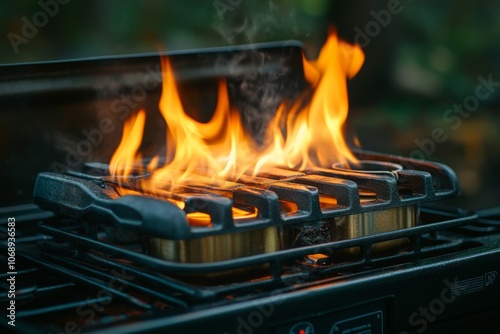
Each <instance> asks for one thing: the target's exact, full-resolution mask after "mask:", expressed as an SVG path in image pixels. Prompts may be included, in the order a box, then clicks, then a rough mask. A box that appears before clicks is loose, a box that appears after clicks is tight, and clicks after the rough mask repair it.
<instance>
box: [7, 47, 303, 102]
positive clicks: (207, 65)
mask: <svg viewBox="0 0 500 334" xmlns="http://www.w3.org/2000/svg"><path fill="white" fill-rule="evenodd" d="M302 49H303V43H301V42H300V41H295V40H288V41H277V42H268V43H257V44H244V45H233V46H227V47H212V48H204V49H191V50H179V51H160V52H156V53H154V52H151V53H142V54H130V55H119V56H118V55H116V56H99V57H89V58H79V59H69V60H68V59H65V60H52V61H43V62H27V63H15V64H2V65H0V99H5V98H7V99H10V98H15V97H17V96H19V95H22V94H31V95H36V94H52V93H58V94H61V93H62V92H65V91H72V90H79V91H85V90H89V91H94V90H95V89H96V88H95V80H96V78H98V79H99V80H103V78H104V77H112V76H116V75H120V76H122V77H123V78H122V80H121V85H122V86H123V87H127V86H128V87H134V86H135V85H137V83H138V82H139V83H140V80H142V77H137V76H135V75H134V73H137V72H139V71H144V68H145V66H146V65H150V66H152V67H155V66H159V63H160V58H161V57H165V56H168V57H169V58H170V59H171V60H172V62H173V65H174V67H175V63H176V62H177V61H180V62H183V61H184V60H186V59H188V58H189V59H193V60H194V62H195V63H196V64H197V65H198V67H197V68H196V69H195V72H196V73H195V74H193V73H194V72H193V70H192V69H191V68H190V67H182V66H181V67H179V68H176V79H177V80H179V81H182V80H189V79H192V78H193V77H194V78H196V79H201V78H203V77H214V76H215V77H217V76H234V75H235V74H237V75H241V74H243V73H252V72H254V71H255V70H256V69H255V68H254V67H252V66H247V67H240V68H239V72H238V73H234V70H232V72H231V69H230V68H229V67H228V66H222V65H223V63H221V65H220V66H216V63H217V62H216V60H217V59H227V58H229V57H230V56H231V54H236V53H240V52H247V53H248V52H251V51H259V52H269V53H272V52H278V53H281V54H282V55H286V54H287V53H288V54H290V55H291V54H293V53H297V59H300V61H301V52H302ZM266 66H267V67H266V68H267V69H269V70H274V71H275V70H279V69H281V65H280V64H278V63H275V62H271V63H270V64H267V65H266ZM91 76H94V77H91ZM137 80H139V81H137ZM59 98H60V95H59Z"/></svg>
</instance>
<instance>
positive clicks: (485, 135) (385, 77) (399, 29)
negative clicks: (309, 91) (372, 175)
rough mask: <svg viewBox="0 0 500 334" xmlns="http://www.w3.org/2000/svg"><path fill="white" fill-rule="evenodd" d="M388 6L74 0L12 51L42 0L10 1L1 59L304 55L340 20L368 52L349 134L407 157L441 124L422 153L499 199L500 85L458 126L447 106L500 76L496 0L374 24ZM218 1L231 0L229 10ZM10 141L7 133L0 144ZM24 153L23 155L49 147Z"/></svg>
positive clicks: (415, 5)
mask: <svg viewBox="0 0 500 334" xmlns="http://www.w3.org/2000/svg"><path fill="white" fill-rule="evenodd" d="M54 1H55V0H54ZM66 1H67V0H66ZM42 3H53V1H45V2H44V1H42ZM221 4H222V5H221ZM224 4H225V5H224ZM392 4H393V2H392V1H386V0H376V1H328V0H295V1H291V0H281V1H278V0H274V1H250V0H241V1H237V0H232V1H231V2H230V1H228V0H221V1H194V0H193V1H160V0H154V1H125V0H108V1H78V0H73V1H69V2H67V3H66V4H64V5H62V4H59V5H58V8H57V9H55V7H54V6H53V5H52V7H51V8H52V9H51V10H53V17H49V16H47V20H46V23H44V24H40V27H39V28H38V31H37V32H36V33H35V34H34V36H33V37H30V38H28V39H27V43H26V44H20V45H19V47H18V48H19V50H18V52H17V53H16V52H15V50H14V48H13V47H12V45H11V43H10V42H9V38H8V36H9V34H11V33H14V34H17V35H19V36H21V35H22V27H23V24H24V23H23V20H22V19H23V17H25V18H26V19H27V20H28V21H30V22H33V20H34V16H36V15H37V13H38V12H40V11H41V10H42V8H41V7H40V4H39V3H37V2H36V1H16V2H8V3H7V2H5V3H4V4H2V11H1V12H0V22H1V30H0V35H1V37H0V38H1V39H0V63H1V64H9V63H19V62H32V61H42V60H44V61H45V60H55V59H72V58H83V57H94V56H104V55H119V54H120V55H121V54H133V53H143V52H155V51H157V50H183V49H191V48H201V47H211V46H227V45H235V44H246V43H254V42H265V41H278V40H288V39H295V40H299V41H301V42H303V43H304V45H305V50H306V53H307V55H308V56H309V57H314V56H315V55H317V53H318V51H319V48H320V46H321V45H322V43H323V42H324V40H325V37H326V33H327V27H328V26H329V25H333V26H335V27H336V28H337V30H338V32H339V35H340V36H341V37H342V38H343V39H345V40H348V41H351V42H353V41H354V40H357V42H360V43H362V44H363V45H362V46H363V49H364V51H365V53H366V61H365V64H364V66H363V68H362V70H361V71H360V73H359V74H358V75H357V76H356V77H355V78H354V79H353V80H352V81H351V82H350V83H349V87H350V104H351V109H350V114H349V118H348V124H347V125H346V133H347V135H348V136H353V135H354V134H355V135H357V136H358V137H359V139H360V142H361V146H362V148H364V149H368V150H377V151H381V152H385V153H391V154H397V155H403V156H410V155H412V154H414V152H415V150H419V149H420V148H419V147H418V146H417V143H416V142H418V141H420V142H422V141H424V142H427V143H428V141H426V138H427V139H428V138H430V137H431V136H432V132H433V130H434V129H435V128H441V129H443V132H444V133H445V134H446V136H447V139H446V140H445V141H443V142H442V143H435V142H434V144H435V147H434V148H433V149H432V150H431V149H430V146H427V147H428V148H429V151H428V152H426V153H424V155H423V156H422V157H423V158H425V159H427V160H432V161H438V162H442V163H445V164H447V165H449V166H450V167H452V168H453V169H454V170H455V171H456V173H457V175H458V177H459V181H460V184H461V187H462V196H461V197H460V198H459V199H458V200H456V201H455V203H457V204H459V205H462V206H464V207H467V208H474V209H478V208H483V207H488V206H492V205H498V204H499V195H500V191H499V188H500V177H497V173H498V170H500V140H499V139H500V113H499V112H498V110H499V107H500V87H498V88H495V90H494V91H493V92H492V93H491V95H490V96H489V97H488V98H487V99H485V100H481V101H480V103H479V106H478V108H477V109H476V110H474V111H473V112H471V113H470V116H469V117H467V118H464V119H463V120H462V123H461V124H460V126H458V127H457V128H456V129H453V128H452V127H451V125H452V124H453V123H450V122H446V120H445V119H444V115H445V113H446V111H447V110H448V109H449V108H452V107H453V105H454V104H456V103H458V104H461V103H463V101H464V100H465V99H466V98H468V97H469V96H471V95H473V94H474V92H475V89H476V87H477V85H478V84H479V81H478V77H479V76H482V77H484V78H488V76H490V75H491V77H492V79H493V81H500V68H499V67H500V62H499V60H500V50H499V49H500V43H499V42H500V38H499V37H500V20H499V19H498V17H499V14H500V3H499V2H498V1H493V0H478V1H452V0H442V1H423V0H419V1H417V0H413V1H410V0H404V1H401V2H400V3H399V6H397V8H398V13H395V14H391V15H390V20H389V18H387V17H385V21H384V22H382V23H380V22H377V20H376V18H375V16H379V17H383V14H381V13H383V12H381V11H385V13H387V9H388V6H391V5H392ZM217 5H219V6H223V7H224V6H226V7H225V11H224V9H223V8H221V7H219V9H217ZM374 13H375V14H374ZM38 19H41V20H43V17H42V16H38ZM382 20H384V19H382ZM377 26H378V29H377ZM369 29H372V30H369ZM359 31H362V32H363V33H365V34H366V36H365V38H364V39H361V40H360V39H359V35H358V38H356V37H357V36H356V35H357V34H358V32H359ZM368 32H369V33H370V35H368ZM10 36H11V37H12V34H11V35H10ZM366 37H367V38H369V41H367V38H366ZM0 71H1V69H0ZM0 74H1V73H0ZM19 118H20V119H23V122H25V127H28V128H29V127H32V128H36V127H37V124H34V123H33V124H30V119H29V118H28V119H25V118H24V117H22V116H20V117H19ZM0 119H1V118H0ZM0 126H3V127H12V126H15V125H12V124H0ZM15 140H16V139H15V138H5V139H4V141H3V143H1V144H0V147H1V146H5V145H12V143H13V142H12V141H15ZM429 145H431V144H429ZM431 146H432V145H431ZM420 150H421V149H420ZM29 154H30V157H27V161H30V160H36V159H38V157H37V154H43V152H38V153H37V152H30V153H29ZM4 159H5V160H8V159H9V157H8V156H7V157H4ZM0 182H1V181H0ZM2 204H3V203H0V206H1V205H2Z"/></svg>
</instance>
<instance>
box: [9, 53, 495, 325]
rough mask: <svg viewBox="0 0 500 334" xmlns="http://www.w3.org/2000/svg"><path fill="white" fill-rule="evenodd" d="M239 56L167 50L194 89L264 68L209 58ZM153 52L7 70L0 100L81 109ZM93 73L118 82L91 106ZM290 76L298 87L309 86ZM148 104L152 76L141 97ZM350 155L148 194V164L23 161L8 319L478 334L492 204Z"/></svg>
mask: <svg viewBox="0 0 500 334" xmlns="http://www.w3.org/2000/svg"><path fill="white" fill-rule="evenodd" d="M299 49H300V48H298V46H297V45H295V44H287V45H285V46H283V45H279V46H276V45H265V46H260V49H259V50H260V51H259V52H261V53H262V52H264V53H267V54H268V55H270V58H269V59H270V60H269V63H266V64H267V65H268V67H267V69H270V71H271V72H273V71H275V72H273V73H278V72H279V73H281V72H280V71H283V69H289V68H290V67H293V66H292V64H294V62H296V61H300V52H299V51H298V50H299ZM245 52H248V50H247V49H245V48H237V49H232V50H213V51H211V52H204V53H203V54H201V55H200V53H199V52H195V53H188V54H173V55H171V56H172V60H173V63H175V62H176V61H177V62H178V64H181V65H179V66H180V67H182V66H184V68H185V71H184V72H182V73H181V74H180V77H181V78H187V79H189V80H191V79H192V78H193V76H198V75H201V76H202V78H201V79H200V78H199V77H197V79H196V80H197V81H196V82H197V83H198V84H200V85H202V86H203V85H205V84H206V82H207V80H208V81H210V80H211V79H210V78H211V77H212V76H214V75H215V76H217V75H221V72H220V71H222V72H223V75H225V76H227V77H228V85H230V86H231V84H232V83H233V84H234V83H235V82H236V83H241V75H242V73H243V74H244V73H253V72H254V71H255V68H256V67H255V66H257V65H256V64H260V65H259V66H261V65H262V64H261V63H259V61H260V60H259V58H258V57H257V59H256V62H255V63H253V62H252V60H251V61H250V62H249V63H246V66H245V67H241V68H242V70H241V71H243V72H241V71H240V72H238V73H236V74H234V72H232V71H231V69H228V68H226V67H224V66H220V67H216V68H215V70H214V67H213V66H212V65H211V64H213V63H214V60H217V61H220V59H225V58H224V57H229V59H234V54H237V55H241V53H245ZM221 57H222V58H221ZM283 59H284V60H283ZM278 60H279V61H278ZM157 62H158V60H157V56H156V55H145V56H137V57H124V58H107V59H93V60H81V61H74V62H56V63H46V64H30V65H17V66H10V67H7V68H6V71H5V72H4V73H6V75H5V78H4V79H5V80H4V83H3V85H4V87H5V88H6V90H4V94H3V95H2V99H3V100H4V101H5V102H6V109H7V113H8V112H22V111H24V110H30V112H33V111H32V109H33V108H34V107H35V106H36V108H42V109H44V110H47V109H48V108H50V107H51V106H53V107H54V110H56V111H54V113H53V114H50V113H49V116H48V117H50V118H51V119H52V120H54V119H57V115H61V114H60V113H59V114H58V112H64V111H66V110H70V109H71V108H73V110H74V112H77V113H79V112H81V111H83V110H87V111H89V110H90V111H92V110H95V109H100V108H101V104H102V103H104V102H103V101H108V102H109V101H111V103H113V101H116V99H115V98H116V96H119V95H120V94H123V92H124V91H129V92H131V91H133V90H134V87H137V85H136V84H137V81H140V80H142V78H143V76H141V75H138V73H141V71H143V72H144V71H149V70H148V68H149V69H151V68H155V66H156V65H157ZM193 63H195V64H197V67H196V66H195V67H196V70H193V67H192V64H193ZM155 64H156V65H155ZM186 64H189V66H187V65H186ZM200 64H201V65H200ZM207 64H209V65H207ZM225 64H227V63H225ZM254 65H255V66H254ZM148 66H149V67H148ZM200 67H201V68H202V69H203V68H204V69H208V70H206V71H203V70H200ZM144 69H146V70H144ZM214 71H215V72H217V73H214ZM245 71H247V72H245ZM276 71H278V72H276ZM28 73H31V75H29V76H28ZM290 76H292V77H293V78H295V79H297V76H296V74H294V72H293V71H292V72H290V71H288V70H287V71H285V72H283V73H281V75H278V76H273V78H278V79H276V80H279V82H285V83H286V82H292V81H290ZM187 79H186V80H187ZM200 80H201V81H200ZM47 82H50V85H47ZM103 82H106V83H108V84H109V86H110V87H113V88H112V89H111V90H110V91H106V92H102V91H100V92H98V93H97V97H96V96H94V98H96V99H97V100H93V99H90V100H91V101H89V98H88V97H89V94H90V92H92V91H95V88H96V87H101V86H99V85H103V84H102V83H103ZM293 82H294V84H293V86H294V87H293V88H294V89H297V88H298V87H299V88H300V87H301V85H302V83H300V79H297V80H293ZM297 82H298V83H297ZM28 83H29V84H28ZM114 83H120V84H119V85H118V87H117V86H114ZM151 87H152V85H151ZM233 87H238V86H237V85H235V86H233ZM279 87H281V88H282V89H283V91H285V92H287V89H289V88H290V87H289V86H287V85H281V86H280V85H279ZM7 88H8V89H7ZM101 88H102V87H101ZM155 89H156V90H155ZM194 90H195V91H196V89H194ZM291 90H293V89H291ZM232 92H233V98H234V97H235V96H236V97H239V98H240V99H243V100H244V99H245V96H244V95H243V94H242V93H241V92H239V91H238V90H237V89H236V90H233V91H232ZM61 93H64V94H63V95H65V96H64V97H63V98H62V99H60V100H58V101H57V103H56V102H54V100H52V98H53V97H55V96H57V95H58V94H61ZM287 94H288V95H293V94H292V93H284V95H287ZM67 95H71V98H72V101H71V102H68V100H69V98H68V97H67ZM122 96H123V95H122ZM155 98H158V94H157V88H156V87H152V88H151V91H150V93H149V95H148V99H155ZM114 99H115V100H114ZM132 102H134V101H132ZM135 102H141V103H149V102H147V100H144V102H143V101H142V100H141V101H137V100H136V101H135ZM135 102H134V103H135ZM141 103H137V105H139V104H141ZM137 105H136V106H135V107H134V108H139V106H137ZM70 107H71V108H70ZM68 108H69V109H68ZM90 113H91V112H90ZM73 115H74V114H73ZM12 117H15V116H12ZM45 130H46V129H44V131H45ZM20 135H23V133H22V132H21V134H20ZM31 136H32V137H29V136H28V137H25V138H24V139H25V142H27V143H30V145H32V146H33V147H30V148H29V149H30V150H32V151H36V150H37V147H38V149H40V148H42V151H43V152H49V153H48V154H49V156H51V157H52V158H54V159H56V161H57V157H63V158H64V152H63V154H61V153H60V152H59V153H54V146H55V145H54V141H51V140H47V141H45V139H44V140H42V141H41V142H39V141H38V139H36V138H37V137H36V136H37V134H36V133H34V134H32V135H31ZM101 139H102V138H101ZM115 142H116V140H115ZM51 149H52V151H51ZM354 154H355V156H356V158H357V159H359V161H360V162H359V163H358V164H356V165H348V164H346V163H337V164H334V165H332V166H331V167H330V168H312V169H304V170H300V171H299V170H297V169H293V168H272V169H267V170H263V171H262V172H260V173H259V174H257V175H252V174H243V175H240V176H239V177H238V178H237V179H233V180H215V181H214V180H213V179H210V178H208V177H207V176H206V175H196V176H195V177H193V179H192V180H189V182H186V183H185V184H184V185H183V186H182V187H180V188H176V189H175V190H173V189H171V188H168V187H166V188H158V189H155V190H154V191H151V190H148V191H145V190H144V189H142V188H141V187H140V185H139V184H140V182H142V181H144V180H145V179H148V178H150V177H151V175H150V174H149V173H148V172H147V171H141V172H138V173H135V174H133V175H128V176H123V177H121V178H120V177H119V176H117V175H115V174H112V173H110V168H109V166H108V165H107V164H105V163H102V162H92V159H91V155H90V154H89V157H88V159H87V161H86V162H84V163H82V164H81V165H80V166H78V168H69V169H67V170H56V171H55V172H54V169H55V168H52V170H53V171H52V172H42V171H43V170H44V169H45V170H46V169H47V168H46V166H47V164H49V165H50V162H51V161H52V160H51V159H48V160H47V159H45V160H44V161H45V162H44V164H45V165H44V166H45V168H43V167H41V166H39V165H35V166H33V167H32V169H31V170H29V168H30V167H28V166H23V167H22V168H23V171H25V170H26V169H28V171H29V172H30V173H28V175H30V177H33V178H34V176H35V175H37V177H36V181H34V180H32V181H31V183H30V182H27V183H26V184H24V183H23V184H22V185H20V186H18V188H19V189H21V190H18V191H17V192H11V193H9V194H10V195H9V196H8V199H7V201H6V202H7V203H9V205H7V206H4V207H3V208H1V209H0V216H1V219H0V222H1V224H2V225H1V227H2V234H4V235H5V236H6V237H9V236H11V237H12V235H15V245H13V244H9V239H6V238H2V240H3V241H2V243H1V246H2V249H3V250H4V251H3V252H2V254H1V255H0V257H1V258H2V263H3V264H2V265H3V267H4V268H9V270H7V271H5V272H4V273H3V274H2V279H1V283H0V284H1V287H2V292H1V297H0V298H1V299H2V302H5V303H7V305H10V304H9V303H11V300H14V301H15V312H14V314H15V316H14V323H15V326H12V324H8V321H12V319H10V318H9V317H8V315H9V310H7V321H5V317H4V321H2V327H4V328H6V329H8V330H11V331H12V330H14V331H17V332H20V333H38V332H40V333H81V332H86V333H139V332H141V333H143V332H144V333H147V332H169V333H202V332H205V333H245V334H250V333H277V334H278V333H286V334H288V333H297V334H299V333H300V334H305V333H309V334H311V333H316V334H317V333H332V334H333V333H360V334H361V333H406V332H411V333H445V332H450V333H457V332H466V333H483V332H484V333H486V332H487V329H488V328H492V327H491V326H494V325H495V324H496V323H497V319H498V316H499V315H500V298H499V297H500V284H499V279H498V273H499V272H500V208H492V209H489V210H484V211H480V212H469V211H464V210H461V209H459V208H453V207H442V206H439V205H438V203H437V201H439V200H442V199H450V198H453V197H455V196H457V195H458V194H459V186H458V182H457V179H456V176H455V174H454V172H453V171H452V170H451V169H450V168H448V167H447V166H445V165H442V164H439V163H433V162H423V161H418V160H413V159H407V158H402V157H398V156H392V155H387V154H380V153H374V152H366V151H362V150H355V151H354ZM19 155H20V153H18V154H17V155H16V154H14V158H13V159H12V160H13V161H17V160H16V158H15V157H16V156H19ZM67 156H68V155H67ZM46 161H48V162H49V163H47V162H46ZM68 161H71V159H70V160H66V162H68ZM59 165H61V164H59ZM59 165H57V164H56V165H54V164H52V166H59ZM13 166H14V165H9V164H7V167H6V171H5V172H4V173H5V175H15V174H16V173H15V168H16V167H13ZM9 167H10V169H9ZM5 175H4V176H5ZM7 182H10V183H12V182H14V181H13V180H8V181H7ZM32 188H34V192H33V197H32V201H26V200H23V198H22V196H23V189H32ZM33 203H34V204H33ZM179 203H181V204H179ZM235 212H238V214H236V213H235ZM12 228H14V230H13V229H12ZM12 231H15V234H13V233H12ZM9 247H15V255H10V253H9V252H10V250H9ZM13 261H14V262H13ZM8 265H13V266H12V267H8ZM12 278H14V279H12ZM12 282H14V283H12ZM13 287H14V290H13ZM13 291H15V293H14V295H12V293H13ZM13 296H15V298H13ZM10 314H12V313H10ZM493 328H495V327H493Z"/></svg>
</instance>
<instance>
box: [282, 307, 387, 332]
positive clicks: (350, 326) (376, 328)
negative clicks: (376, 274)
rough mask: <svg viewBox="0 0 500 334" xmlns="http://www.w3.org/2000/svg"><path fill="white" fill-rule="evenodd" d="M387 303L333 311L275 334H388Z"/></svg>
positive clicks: (287, 325) (294, 324)
mask: <svg viewBox="0 0 500 334" xmlns="http://www.w3.org/2000/svg"><path fill="white" fill-rule="evenodd" d="M386 317H387V310H386V301H385V300H383V301H377V302H373V303H370V304H364V305H360V306H358V307H355V308H351V309H348V310H339V311H333V312H330V313H326V314H322V315H316V316H312V317H309V318H305V319H302V320H300V321H295V322H291V323H288V324H286V325H282V326H279V327H277V328H276V330H275V331H274V333H275V334H382V333H386V332H387V328H386V327H387V319H386Z"/></svg>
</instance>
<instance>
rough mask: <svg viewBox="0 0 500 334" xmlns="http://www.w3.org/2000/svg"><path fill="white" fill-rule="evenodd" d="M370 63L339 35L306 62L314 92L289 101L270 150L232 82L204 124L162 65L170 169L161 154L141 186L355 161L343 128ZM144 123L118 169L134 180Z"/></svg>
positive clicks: (136, 126) (116, 161) (130, 138)
mask: <svg viewBox="0 0 500 334" xmlns="http://www.w3.org/2000/svg"><path fill="white" fill-rule="evenodd" d="M363 61H364V54H363V52H362V50H361V48H359V47H358V46H353V45H350V44H347V43H345V42H342V41H339V40H338V39H337V36H336V34H335V33H334V32H331V33H330V34H329V37H328V39H327V41H326V43H325V45H324V46H323V48H322V49H321V52H320V55H319V57H318V59H316V60H314V61H309V60H307V59H306V58H305V57H304V56H303V67H304V76H305V78H306V80H307V81H308V82H309V83H310V86H311V90H310V91H309V92H304V93H303V94H302V95H301V96H300V98H299V99H298V100H297V101H295V103H293V104H292V105H290V101H287V102H283V104H282V105H281V106H280V107H279V108H278V110H277V112H276V115H275V116H274V118H273V119H272V121H271V122H270V123H269V126H268V128H267V129H266V132H265V133H266V138H265V139H266V140H265V144H264V146H258V145H257V144H256V143H255V141H254V140H253V138H251V136H250V135H248V134H247V133H246V132H245V131H244V128H243V126H242V123H241V119H240V116H239V112H238V110H236V109H234V108H232V107H231V105H230V103H229V97H228V91H227V85H226V82H225V81H224V80H221V81H220V83H219V87H218V100H217V106H216V109H215V112H214V114H213V116H212V119H211V120H210V121H209V122H208V123H202V122H198V121H196V120H194V119H192V118H191V117H190V116H189V115H188V114H187V113H186V112H185V110H184V108H183V106H182V102H181V99H180V96H179V92H178V90H177V86H176V83H175V77H174V73H173V71H172V68H171V65H170V62H169V59H168V58H167V57H165V58H162V67H163V87H162V94H161V99H160V103H159V109H160V112H161V115H162V117H163V119H164V120H165V123H166V125H167V128H168V131H167V135H166V137H167V138H165V140H166V144H167V154H166V163H164V165H163V166H160V167H158V166H157V165H158V161H159V155H157V156H155V158H154V159H152V160H151V162H150V163H149V165H148V166H147V169H148V170H149V171H150V172H151V177H149V178H147V181H144V182H147V184H142V185H141V186H142V187H143V188H146V187H147V188H148V189H157V188H165V187H169V186H172V185H175V184H183V183H188V182H189V181H190V180H191V179H193V178H195V176H194V175H204V176H207V177H209V178H212V179H229V180H236V179H238V178H239V177H240V176H241V175H242V174H244V173H246V174H249V173H252V174H254V175H255V174H258V173H259V171H262V170H265V169H267V168H272V167H285V168H286V167H288V168H294V169H300V170H303V169H306V168H314V167H317V166H321V167H329V166H330V165H331V164H332V163H334V162H338V161H344V162H345V161H349V162H355V161H356V158H355V157H354V155H353V154H352V152H351V151H350V150H349V147H348V146H347V144H346V142H345V139H344V136H343V133H342V127H343V124H344V122H345V120H346V118H347V112H348V96H347V87H346V78H352V77H353V76H354V75H355V74H356V73H357V72H358V71H359V69H360V68H361V66H362V64H363ZM144 123H145V111H144V110H140V111H139V112H138V113H137V114H136V115H135V116H133V117H131V118H129V119H128V120H127V121H126V122H125V125H124V129H123V135H122V139H121V142H120V144H119V146H118V148H117V150H116V151H115V153H114V155H113V157H112V159H111V162H110V172H111V174H112V175H122V176H123V175H130V174H131V172H132V170H133V166H137V165H140V164H141V162H142V161H141V160H142V156H141V154H140V153H138V151H139V147H140V144H141V140H142V135H143V128H144Z"/></svg>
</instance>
